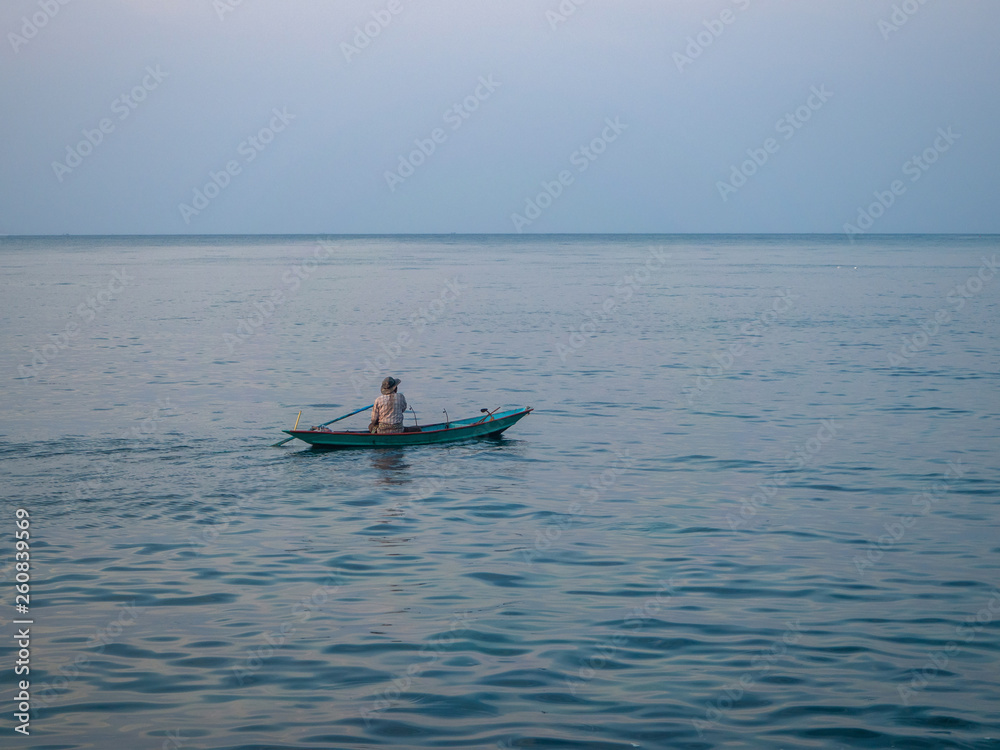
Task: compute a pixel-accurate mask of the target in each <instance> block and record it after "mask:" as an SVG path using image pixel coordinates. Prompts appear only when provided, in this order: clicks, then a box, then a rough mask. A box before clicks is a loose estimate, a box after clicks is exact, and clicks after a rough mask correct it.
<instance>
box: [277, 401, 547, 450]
mask: <svg viewBox="0 0 1000 750" xmlns="http://www.w3.org/2000/svg"><path fill="white" fill-rule="evenodd" d="M483 411H486V410H485V409H483ZM531 412H532V408H531V407H530V406H527V407H525V408H523V409H522V408H517V409H510V410H508V411H503V412H487V413H486V414H485V415H483V416H481V417H469V418H468V419H459V420H456V421H452V422H440V423H438V424H428V425H423V426H420V427H406V428H405V431H404V432H396V433H389V434H383V435H377V434H372V433H370V432H368V431H367V430H364V431H362V430H344V431H336V432H334V431H331V430H329V429H326V428H323V427H320V428H315V427H314V428H312V429H309V430H296V429H291V430H282V432H284V433H286V434H288V435H291V436H292V437H293V438H298V439H299V440H302V441H304V442H306V443H309V444H310V445H316V446H321V447H325V448H394V447H396V446H400V445H430V444H432V443H453V442H455V441H457V440H469V439H471V438H478V437H499V436H500V433H502V432H503V431H504V430H506V429H507V428H508V427H512V426H513V425H514V424H515V423H516V422H517V421H518V420H519V419H522V418H523V417H526V416H528V415H529V414H531Z"/></svg>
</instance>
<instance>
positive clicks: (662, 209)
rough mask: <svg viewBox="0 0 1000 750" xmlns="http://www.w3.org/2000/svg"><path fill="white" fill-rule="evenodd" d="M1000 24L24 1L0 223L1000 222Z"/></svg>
mask: <svg viewBox="0 0 1000 750" xmlns="http://www.w3.org/2000/svg"><path fill="white" fill-rule="evenodd" d="M998 30H1000V3H997V2H996V1H995V0H924V2H920V0H904V1H897V0H819V1H813V0H794V1H793V0H770V1H769V0H697V1H696V0H673V1H669V0H661V1H660V2H654V1H653V0H561V1H560V0H423V1H422V2H412V1H411V0H391V1H390V0H384V1H383V0H375V1H374V2H368V1H367V0H364V1H362V0H357V1H355V2H323V1H322V0H280V1H279V0H242V2H240V0H170V2H165V1H164V0H5V2H4V3H3V5H2V8H0V32H2V33H3V35H4V39H3V48H2V49H0V96H2V102H3V114H2V116H0V168H2V176H0V234H62V233H114V234H117V233H125V234H146V233H152V234H159V233H167V234H170V233H193V234H199V233H355V232H359V233H395V232H514V231H524V232H843V231H845V225H851V226H852V227H854V228H856V229H857V230H858V231H869V232H970V233H988V232H1000V210H998V207H997V197H998V195H1000V177H998V171H1000V138H998V135H997V134H998V132H1000V102H998V96H997V94H998V91H997V88H998V82H1000V45H998V44H997V31H998ZM213 175H214V176H213ZM872 204H874V205H872ZM848 230H850V227H848Z"/></svg>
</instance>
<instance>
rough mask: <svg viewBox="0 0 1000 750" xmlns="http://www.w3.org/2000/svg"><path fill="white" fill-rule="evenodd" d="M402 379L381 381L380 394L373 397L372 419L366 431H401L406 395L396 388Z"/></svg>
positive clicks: (383, 432)
mask: <svg viewBox="0 0 1000 750" xmlns="http://www.w3.org/2000/svg"><path fill="white" fill-rule="evenodd" d="M402 382H403V381H402V380H397V379H396V378H392V377H389V378H386V379H385V380H383V381H382V395H381V396H379V397H378V398H377V399H375V405H374V406H373V407H372V421H371V423H370V424H369V425H368V432H374V433H378V434H379V435H385V434H388V433H394V432H402V431H403V412H405V411H406V397H405V396H403V394H402V393H398V392H397V391H396V389H397V388H398V387H399V384H400V383H402Z"/></svg>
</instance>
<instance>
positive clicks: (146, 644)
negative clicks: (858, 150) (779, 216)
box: [0, 236, 1000, 750]
mask: <svg viewBox="0 0 1000 750" xmlns="http://www.w3.org/2000/svg"><path fill="white" fill-rule="evenodd" d="M324 243H325V244H324ZM324 243H320V242H319V241H318V240H317V239H316V238H299V237H292V238H280V237H278V238H263V239H262V238H243V237H213V238H181V239H171V238H61V239H52V238H45V239H41V238H39V239H17V238H7V239H3V240H0V266H2V269H3V274H2V287H3V288H2V299H3V302H2V305H0V314H2V326H0V331H2V333H0V336H2V340H3V347H2V352H0V357H2V362H0V370H2V372H3V373H4V374H5V378H4V381H3V382H4V386H3V389H2V392H0V393H2V395H0V399H2V402H0V410H2V415H3V421H2V426H0V458H2V463H0V470H2V472H3V476H4V494H3V499H2V501H0V503H2V510H3V514H2V519H3V521H2V523H3V525H4V526H3V531H2V534H3V538H4V540H5V541H4V544H3V548H2V551H0V552H2V556H3V560H2V564H3V575H2V576H0V578H2V580H3V582H4V583H3V586H4V589H5V590H4V593H3V596H2V598H0V600H2V602H3V605H2V606H3V609H4V612H3V618H4V621H5V622H8V623H9V622H10V620H11V619H12V618H14V617H17V615H16V613H15V611H14V607H13V604H14V590H13V586H14V575H15V571H14V568H13V566H12V563H13V555H14V550H13V538H14V521H15V519H14V511H15V509H17V508H23V509H26V510H27V511H28V512H29V513H30V523H31V527H30V530H31V566H32V567H31V600H30V613H29V615H28V616H29V617H31V618H33V621H34V622H33V624H32V625H31V645H30V649H31V654H30V677H29V679H30V692H31V722H30V732H31V734H30V736H29V737H23V736H21V735H19V734H16V733H15V732H14V726H15V725H16V724H17V723H18V722H17V721H16V720H15V719H14V716H13V714H14V712H15V710H16V703H15V693H16V690H15V679H24V677H20V678H16V677H15V674H14V664H15V660H16V659H17V654H16V646H14V645H13V643H12V639H10V638H7V639H5V640H4V641H3V645H2V646H0V657H2V664H3V669H2V672H0V686H2V692H0V697H2V703H3V711H2V715H3V717H4V718H3V720H2V724H3V729H2V732H3V736H4V739H3V740H2V744H3V746H5V747H8V746H9V747H31V748H42V747H45V748H67V749H69V748H119V747H128V748H181V747H184V748H234V749H235V748H242V749H244V750H247V749H249V748H381V747H394V748H395V747H400V748H432V747H438V748H496V747H501V748H520V747H544V748H590V749H595V750H596V749H597V748H601V749H603V748H636V747H638V748H692V749H694V748H706V749H707V748H855V747H857V748H887V747H895V748H992V747H1000V739H998V738H1000V701H998V697H1000V689H998V688H1000V512H998V492H1000V471H998V466H997V455H998V442H997V441H998V437H1000V423H998V419H1000V399H998V372H1000V356H998V347H997V334H996V331H997V322H998V320H1000V306H998V289H1000V280H998V279H996V278H994V274H995V271H994V268H993V266H994V264H995V263H996V261H997V257H998V255H997V254H998V252H1000V239H998V238H996V237H992V238H973V237H943V238H942V237H896V238H893V237H887V238H877V239H876V238H872V239H866V240H864V241H863V242H859V243H857V244H849V243H847V242H846V241H844V240H842V239H841V238H832V237H802V236H799V237H716V238H712V237H708V238H704V237H703V238H692V237H627V238H622V237H569V236H566V237H560V236H554V237H547V238H510V237H463V236H449V237H419V238H406V237H372V238H336V237H332V238H327V239H326V240H325V241H324ZM389 374H392V375H395V376H396V377H399V378H401V379H402V381H403V382H402V385H401V387H400V391H401V392H403V393H404V394H405V395H406V397H407V400H408V401H409V402H410V403H411V404H412V405H413V407H414V409H415V412H416V415H415V417H414V415H412V414H408V415H407V421H411V420H413V419H414V418H416V419H417V420H418V421H420V422H432V421H440V420H442V419H443V417H444V414H443V412H444V411H445V410H447V413H448V414H449V416H450V418H452V419H455V418H461V417H466V416H471V415H473V414H477V413H478V411H479V409H480V408H484V407H488V408H490V409H492V408H495V407H498V406H500V405H503V404H511V405H530V406H533V407H535V409H536V411H535V412H534V413H533V414H532V415H530V416H529V417H527V418H526V419H524V420H523V421H522V422H520V423H519V424H517V425H516V426H515V427H514V428H512V429H511V430H510V431H509V432H508V433H506V437H504V438H503V439H500V440H486V441H478V442H470V443H464V444H455V445H450V446H436V447H435V446H429V447H417V448H407V449H402V450H390V451H364V450H361V451H341V452H336V451H335V452H329V451H327V452H317V451H312V450H310V449H308V448H306V447H304V446H303V445H302V444H288V445H286V446H284V447H283V448H273V447H269V446H270V444H271V443H273V442H275V441H276V440H278V439H280V438H282V437H284V435H283V434H282V433H281V432H280V429H282V428H288V427H290V426H291V425H292V423H293V422H294V420H295V418H296V414H297V413H298V411H299V410H300V409H301V410H302V418H301V419H302V422H301V424H302V425H307V426H308V425H311V424H317V423H319V422H323V421H327V420H329V419H333V418H334V417H337V416H340V415H342V414H345V413H347V412H350V411H353V410H354V409H357V408H359V407H362V406H365V405H366V404H370V403H371V402H372V399H373V398H374V397H375V396H376V395H377V393H378V384H379V382H380V381H381V379H382V378H383V377H384V376H386V375H389ZM343 424H344V425H348V426H351V427H356V428H360V427H363V426H364V425H365V424H367V418H366V415H364V414H359V415H357V416H355V417H351V418H350V419H349V420H346V421H345V422H344V423H343ZM12 630H13V626H11V625H9V624H8V628H7V632H8V633H11V632H12Z"/></svg>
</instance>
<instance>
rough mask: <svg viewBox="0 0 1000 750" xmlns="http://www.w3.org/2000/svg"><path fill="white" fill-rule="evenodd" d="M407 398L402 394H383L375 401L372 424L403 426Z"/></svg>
mask: <svg viewBox="0 0 1000 750" xmlns="http://www.w3.org/2000/svg"><path fill="white" fill-rule="evenodd" d="M404 411H406V398H405V397H404V396H403V394H402V393H383V394H382V395H381V396H379V397H378V398H377V399H375V405H374V406H373V407H372V419H371V421H372V422H378V423H379V424H403V412H404Z"/></svg>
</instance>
